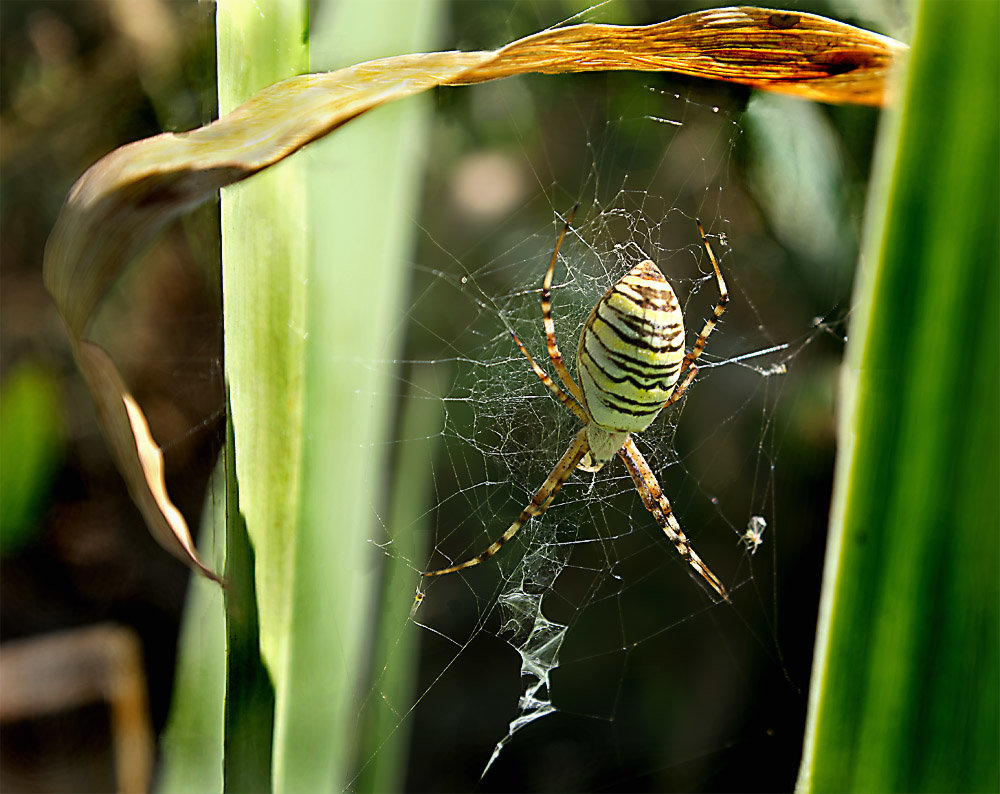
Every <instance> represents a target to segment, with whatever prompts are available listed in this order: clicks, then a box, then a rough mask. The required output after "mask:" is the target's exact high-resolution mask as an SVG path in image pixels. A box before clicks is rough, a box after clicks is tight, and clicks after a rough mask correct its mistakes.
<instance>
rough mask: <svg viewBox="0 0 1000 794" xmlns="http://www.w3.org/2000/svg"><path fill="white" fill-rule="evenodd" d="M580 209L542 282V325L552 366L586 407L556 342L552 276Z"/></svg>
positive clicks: (565, 228)
mask: <svg viewBox="0 0 1000 794" xmlns="http://www.w3.org/2000/svg"><path fill="white" fill-rule="evenodd" d="M579 207H580V205H579V204H577V205H576V206H575V207H573V209H572V210H570V213H569V216H568V217H567V218H566V223H565V224H564V225H563V230H562V233H561V234H560V235H559V240H558V241H556V247H555V249H554V250H553V251H552V259H550V260H549V269H548V270H546V271H545V279H544V280H543V281H542V323H543V325H544V326H545V347H546V348H547V349H548V351H549V358H550V359H551V361H552V366H553V367H555V369H556V375H558V376H559V380H561V381H562V382H563V386H565V387H566V391H568V392H569V393H570V394H572V395H573V398H574V399H575V400H576V401H577V402H578V403H579V404H580V405H585V402H584V399H583V391H582V389H580V387H579V386H578V385H577V383H576V381H575V380H573V376H572V375H570V374H569V369H568V368H567V367H566V362H565V361H564V360H563V355H562V353H561V352H560V350H559V344H558V343H557V342H556V324H555V323H554V322H553V320H552V274H553V273H554V272H555V269H556V257H558V256H559V249H560V248H561V247H562V244H563V240H564V239H565V238H566V232H568V231H569V225H570V223H572V222H573V216H574V215H576V211H577V210H578V209H579Z"/></svg>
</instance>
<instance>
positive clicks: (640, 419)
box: [424, 207, 729, 601]
mask: <svg viewBox="0 0 1000 794" xmlns="http://www.w3.org/2000/svg"><path fill="white" fill-rule="evenodd" d="M575 212H576V208H575V207H574V208H573V212H571V213H570V215H569V218H567V219H566V223H565V225H564V226H563V231H562V234H561V235H559V241H558V242H557V243H556V247H555V250H554V251H553V252H552V259H551V260H549V269H548V270H547V271H546V272H545V279H544V280H543V281H542V323H543V325H544V326H545V346H546V348H547V349H548V353H549V360H550V361H551V362H552V366H553V367H554V368H555V371H556V374H557V375H558V376H559V380H560V381H562V384H563V386H565V387H566V390H565V391H564V390H563V389H562V388H560V387H559V386H558V385H557V384H556V382H555V381H553V380H552V378H550V377H549V375H548V373H546V372H545V370H543V369H542V368H541V367H540V366H539V365H538V364H537V363H536V362H535V360H534V359H533V358H532V357H531V354H530V353H529V352H528V351H527V349H526V348H525V347H524V345H523V344H522V343H521V340H520V339H518V338H517V335H516V334H514V332H513V331H512V332H511V336H513V337H514V342H515V343H516V344H517V346H518V347H519V348H520V350H521V352H522V353H524V355H525V356H526V357H527V359H528V363H529V364H530V365H531V369H532V370H533V371H534V373H535V374H536V375H537V376H538V377H539V379H540V380H541V381H542V383H544V384H545V385H546V386H547V387H548V388H549V389H550V390H551V391H552V393H553V394H555V395H556V397H558V398H559V401H560V402H561V403H562V404H563V405H565V406H566V407H567V408H568V409H569V410H570V411H572V412H573V413H574V414H575V415H576V416H577V418H579V419H580V421H581V422H583V427H582V428H580V431H579V432H578V433H577V434H576V436H575V437H574V439H573V443H571V444H570V445H569V449H567V450H566V452H564V453H563V456H562V458H560V459H559V462H558V463H557V464H556V467H555V468H554V469H553V470H552V473H551V474H549V476H548V477H547V478H546V479H545V482H544V483H542V487H541V488H539V489H538V491H536V492H535V495H534V496H533V497H532V498H531V501H530V502H529V503H528V506H527V507H525V508H524V510H522V511H521V515H519V516H518V517H517V520H516V521H515V522H514V523H513V524H511V525H510V526H509V527H508V528H507V531H506V532H504V533H503V535H501V536H500V537H499V538H498V539H497V540H496V541H495V542H494V543H493V544H492V545H491V546H489V548H487V549H486V551H484V552H483V553H482V554H480V555H479V556H478V557H473V558H472V559H471V560H466V561H465V562H462V563H459V564H458V565H452V566H450V567H448V568H441V569H439V570H436V571H427V572H425V573H424V576H440V575H441V574H445V573H453V572H454V571H460V570H462V569H463V568H469V567H471V566H473V565H478V564H479V563H481V562H483V561H484V560H487V559H489V558H490V557H492V556H493V555H494V554H496V553H497V552H498V551H500V549H501V547H502V546H503V544H504V543H506V542H507V541H508V540H510V539H511V538H512V537H514V535H515V534H516V533H517V531H518V530H519V529H520V528H521V527H522V526H524V525H525V523H527V522H528V521H529V520H530V519H532V518H535V517H537V516H540V515H541V514H542V513H544V512H545V510H546V509H547V508H548V506H549V505H550V504H552V500H553V499H555V498H556V494H558V493H559V489H560V488H562V486H563V483H565V482H566V480H568V479H569V477H570V475H572V473H573V471H574V470H575V469H576V468H578V467H579V468H582V469H586V470H588V471H597V470H598V469H600V468H601V467H602V466H604V465H605V464H606V463H607V462H608V461H609V460H611V459H612V458H613V457H614V456H615V455H616V454H617V455H618V457H620V458H621V459H622V461H623V462H624V463H625V467H626V468H627V469H628V472H629V474H630V475H631V476H632V481H633V482H634V483H635V487H636V490H637V491H638V492H639V496H640V497H641V498H642V503H643V505H644V506H645V508H646V509H647V510H648V511H649V512H650V513H651V514H652V515H653V518H654V519H656V523H657V524H659V526H660V528H661V529H662V530H663V532H664V534H665V535H666V536H667V538H668V539H669V540H670V542H671V543H673V544H674V548H676V549H677V551H678V553H679V554H680V555H681V557H683V558H684V559H685V560H686V561H687V562H688V564H689V565H690V566H691V567H692V568H693V569H694V570H695V571H696V572H697V573H698V575H699V576H701V578H702V579H704V580H705V581H706V582H707V583H708V584H709V585H710V586H711V588H712V589H713V590H714V591H715V592H716V593H718V594H719V595H720V596H721V597H722V598H723V599H725V600H726V601H728V600H729V595H728V593H727V592H726V588H725V587H724V586H723V584H722V582H720V581H719V578H718V577H717V576H716V575H715V574H714V573H712V572H711V571H710V570H709V568H708V566H707V565H705V563H704V562H702V559H701V557H699V556H698V555H697V554H696V553H695V551H694V549H693V548H691V543H690V541H688V539H687V536H686V535H685V534H684V530H682V529H681V527H680V524H678V523H677V519H676V518H674V514H673V511H672V510H671V508H670V502H669V501H668V500H667V497H666V495H665V494H664V493H663V490H662V489H661V488H660V484H659V483H658V482H657V481H656V476H655V475H654V474H653V471H652V469H650V468H649V464H648V463H646V459H645V458H644V457H643V456H642V453H641V452H639V448H638V447H636V445H635V442H634V441H633V440H632V437H631V435H630V434H631V433H639V432H641V431H643V430H645V429H646V428H647V427H649V425H650V423H651V422H652V421H653V420H654V419H655V418H656V415H657V414H658V413H659V412H660V411H661V410H662V409H663V408H665V407H666V406H668V405H670V404H672V403H674V402H676V401H677V399H678V398H679V397H680V396H681V395H682V394H683V393H684V391H685V390H686V389H687V387H688V385H689V384H690V383H691V381H692V380H693V379H694V375H695V373H696V372H697V371H698V368H697V367H696V366H695V361H697V360H698V357H699V356H700V355H701V352H702V350H704V349H705V342H706V340H707V339H708V336H709V334H711V333H712V330H713V329H714V328H715V326H716V324H717V323H718V321H719V318H720V317H721V316H722V313H723V312H724V311H725V310H726V304H727V303H728V302H729V292H728V291H727V289H726V282H725V280H724V279H723V278H722V271H720V270H719V263H718V262H717V261H716V259H715V255H714V254H713V253H712V248H711V246H709V244H708V240H707V238H706V237H705V231H704V229H702V227H701V223H698V231H699V233H700V234H701V239H702V243H703V244H704V246H705V251H706V252H707V253H708V258H709V260H710V261H711V263H712V269H713V270H714V271H715V278H716V281H717V282H718V285H719V302H718V303H717V304H716V306H715V311H714V312H713V314H712V317H710V318H709V319H708V320H707V321H706V322H705V325H704V326H703V327H702V329H701V333H700V334H698V338H697V339H696V340H695V343H694V346H693V347H692V348H691V350H690V351H689V352H688V353H685V352H684V317H683V315H682V314H681V308H680V304H679V303H678V302H677V296H676V295H674V291H673V289H672V288H671V286H670V283H669V282H668V281H667V280H666V279H665V278H664V277H663V274H662V273H661V272H660V269H659V268H658V267H657V266H656V265H655V264H653V262H651V261H650V260H648V259H647V260H645V261H643V262H640V263H639V264H638V265H636V266H635V267H634V268H632V270H630V271H629V272H628V273H627V274H625V276H623V277H622V279H621V280H620V281H618V282H617V283H616V284H615V285H614V286H613V287H611V289H609V290H608V291H607V292H606V293H605V294H604V296H603V297H602V298H601V299H600V300H599V301H598V302H597V305H596V306H594V308H593V310H592V311H591V312H590V316H589V317H588V318H587V322H586V323H585V324H584V326H583V331H582V333H581V334H580V342H579V345H578V346H577V351H576V360H577V374H578V376H579V378H580V383H579V384H577V382H576V381H575V380H573V376H572V375H570V373H569V370H568V369H567V368H566V362H565V361H563V357H562V353H561V352H560V351H559V345H558V343H557V342H556V329H555V323H554V322H553V320H552V292H551V290H552V275H553V272H554V271H555V266H556V260H557V258H558V256H559V249H560V247H561V246H562V243H563V240H564V239H565V237H566V232H567V231H569V225H570V222H571V221H572V220H573V214H574V213H575ZM685 373H686V374H685ZM682 375H684V379H683V380H680V378H681V376H682ZM678 381H680V382H678Z"/></svg>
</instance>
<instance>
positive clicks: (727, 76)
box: [44, 7, 907, 580]
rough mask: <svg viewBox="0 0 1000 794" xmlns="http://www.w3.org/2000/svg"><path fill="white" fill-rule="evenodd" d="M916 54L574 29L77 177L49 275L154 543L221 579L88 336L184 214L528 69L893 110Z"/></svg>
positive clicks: (788, 28) (122, 153)
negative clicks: (300, 154) (904, 67)
mask: <svg viewBox="0 0 1000 794" xmlns="http://www.w3.org/2000/svg"><path fill="white" fill-rule="evenodd" d="M906 49H907V48H906V45H904V44H901V43H900V42H897V41H894V40H893V39H890V38H887V37H885V36H880V35H877V34H874V33H870V32H868V31H865V30H861V29H859V28H855V27H852V26H850V25H845V24H843V23H841V22H836V21H833V20H829V19H825V18H824V17H820V16H816V15H813V14H800V13H793V12H788V11H775V10H770V9H762V8H752V7H740V8H722V9H711V10H707V11H699V12H696V13H693V14H687V15H685V16H681V17H678V18H676V19H673V20H669V21H667V22H661V23H658V24H654V25H647V26H642V27H621V26H613V25H589V24H584V25H575V26H572V27H565V28H557V29H554V30H548V31H544V32H542V33H538V34H535V35H532V36H528V37H526V38H523V39H520V40H518V41H515V42H513V43H511V44H508V45H507V46H506V47H503V48H501V49H499V50H496V51H482V52H439V53H427V54H417V55H401V56H396V57H391V58H384V59H381V60H377V61H370V62H368V63H363V64H359V65H357V66H352V67H349V68H347V69H341V70H339V71H336V72H330V73H327V74H312V75H301V76H299V77H293V78H290V79H288V80H284V81H282V82H280V83H275V84H274V85H272V86H269V87H268V88H266V89H264V90H263V91H261V92H260V93H259V94H257V95H256V96H255V97H254V98H253V99H251V100H250V101H249V102H247V103H246V104H244V105H242V106H240V107H239V108H237V109H236V110H235V111H233V112H232V113H230V114H229V115H228V116H225V117H224V118H221V119H219V120H217V121H215V122H213V123H211V124H208V125H206V126H204V127H201V128H199V129H196V130H192V131H191V132H186V133H165V134H162V135H157V136H154V137H152V138H148V139H146V140H142V141H137V142H135V143H131V144H128V145H126V146H122V147H121V148H119V149H116V150H115V151H113V152H111V153H110V154H108V155H107V156H106V157H104V158H103V159H101V160H100V161H99V162H97V163H96V164H95V165H93V166H92V167H91V168H90V169H88V170H87V172H86V173H85V174H84V175H83V176H82V177H81V178H80V179H79V180H78V181H77V183H76V184H75V185H74V186H73V188H72V190H71V191H70V194H69V196H68V197H67V199H66V203H65V205H64V207H63V209H62V212H61V213H60V215H59V218H58V220H57V221H56V225H55V227H54V229H53V231H52V234H51V235H50V237H49V241H48V243H47V245H46V250H45V263H44V278H45V283H46V286H47V288H48V289H49V292H51V294H52V296H53V297H54V299H55V301H56V304H57V306H58V308H59V311H60V312H61V314H62V316H63V317H64V318H65V320H66V324H67V326H68V328H69V331H70V335H71V338H72V340H73V349H74V352H75V355H76V359H77V362H78V364H79V366H80V368H81V370H82V371H83V373H84V376H85V378H86V380H87V383H88V386H89V387H90V390H91V392H92V394H93V396H94V400H95V402H96V403H97V405H98V409H99V410H98V417H99V421H100V423H101V426H102V430H103V431H104V434H105V436H106V437H107V439H108V441H109V443H110V445H111V448H112V450H113V452H114V456H115V461H116V463H117V465H118V468H119V470H120V471H121V473H122V475H123V476H124V478H125V481H126V483H127V484H128V487H129V491H130V492H131V494H132V497H133V499H134V500H135V502H136V504H137V505H138V506H139V508H140V510H141V511H142V514H143V517H144V518H145V520H146V523H147V524H148V525H149V527H150V530H151V531H152V533H153V535H154V536H155V537H156V539H157V540H158V541H159V542H160V543H161V544H162V545H163V546H164V547H165V548H166V549H167V550H169V551H170V552H171V553H173V554H175V555H176V556H177V557H179V558H180V559H182V560H184V561H185V562H187V563H188V564H189V565H192V566H193V567H195V568H196V569H197V570H199V571H201V572H202V573H204V574H205V575H206V576H209V577H211V578H213V579H216V580H218V576H216V574H214V573H213V572H212V571H211V569H210V568H208V567H207V566H206V565H205V564H204V563H203V562H202V561H201V560H199V559H198V556H197V554H196V552H195V550H194V544H193V541H192V539H191V534H190V531H189V529H188V526H187V524H186V522H185V521H184V518H183V516H181V514H180V512H179V511H178V510H177V508H176V507H175V506H174V505H173V503H172V502H171V501H170V499H169V497H168V495H167V493H166V490H165V487H164V485H163V473H162V455H161V453H160V450H159V448H158V447H157V445H156V443H155V442H154V440H153V438H152V436H151V435H150V432H149V427H148V425H147V424H146V420H145V418H144V416H143V415H142V412H141V410H140V409H139V407H138V405H137V404H136V402H135V400H134V399H133V398H132V396H131V395H130V394H129V392H128V390H127V389H126V387H125V384H124V382H123V381H122V379H121V377H120V376H119V374H118V372H117V370H116V369H115V367H114V365H113V363H112V362H111V359H110V358H109V357H108V356H107V354H106V353H105V352H104V351H103V350H102V349H101V348H99V347H98V346H97V345H95V344H93V343H92V342H88V341H87V340H86V339H85V333H86V331H87V327H88V324H89V322H90V319H91V318H92V317H93V315H94V312H95V311H96V309H97V307H98V306H99V305H100V303H101V301H102V300H103V298H104V296H105V294H106V293H107V291H108V289H109V288H110V287H111V285H112V284H113V283H114V281H115V280H116V279H117V278H118V277H119V275H120V274H121V272H122V270H123V268H124V267H125V266H126V265H127V264H128V263H129V262H130V261H131V260H132V259H133V258H134V257H135V256H136V255H137V254H138V253H139V252H140V251H141V250H142V249H143V248H144V247H145V246H146V245H147V244H148V243H149V242H150V240H151V239H152V238H153V237H154V236H155V235H156V234H157V233H158V232H159V230H160V229H162V227H163V226H164V225H165V224H166V223H167V222H168V221H169V220H170V219H171V218H173V217H174V216H176V215H178V214H180V213H181V212H184V211H185V210H187V209H189V208H191V207H192V206H194V205H195V204H198V203H199V202H201V201H204V200H205V199H207V198H209V197H210V196H212V195H214V194H215V193H216V192H217V191H218V190H219V189H220V188H222V187H224V186H226V185H230V184H232V183H234V182H238V181H240V180H242V179H245V178H247V177H248V176H251V175H252V174H255V173H257V172H258V171H261V170H263V169H264V168H267V167H268V166H271V165H273V164H275V163H277V162H279V161H280V160H282V159H284V158H285V157H287V156H288V155H290V154H293V153H294V152H296V151H298V150H299V149H301V148H302V147H303V146H305V145H306V144H308V143H310V142H311V141H314V140H316V139H318V138H321V137H323V136H324V135H327V134H328V133H330V132H332V131H333V130H335V129H336V128H337V127H339V126H340V125H341V124H345V123H346V122H348V121H350V120H351V119H353V118H355V117H357V116H359V115H361V114H362V113H365V112H366V111H368V110H370V109H372V108H374V107H376V106H378V105H381V104H383V103H385V102H389V101H392V100H395V99H400V98H402V97H406V96H410V95H412V94H416V93H419V92H421V91H425V90H427V89H428V88H432V87H434V86H438V85H461V84H471V83H480V82H484V81H487V80H495V79H499V78H502V77H509V76H512V75H517V74H525V73H529V72H542V73H546V74H557V73H564V72H584V71H602V70H636V71H670V72H677V73H681V74H686V75H692V76H696V77H702V78H708V79H715V80H726V81H731V82H736V83H741V84H744V85H749V86H752V87H754V88H759V89H764V90H771V91H780V92H782V93H787V94H793V95H796V96H800V97H803V98H807V99H813V100H819V101H823V102H845V103H847V102H849V103H858V104H868V105H880V104H884V103H885V102H886V101H887V100H888V97H889V88H888V86H889V83H888V78H889V72H890V70H891V67H892V66H893V64H894V62H895V61H896V60H897V59H898V58H899V57H900V56H901V55H902V54H903V53H904V52H905V51H906Z"/></svg>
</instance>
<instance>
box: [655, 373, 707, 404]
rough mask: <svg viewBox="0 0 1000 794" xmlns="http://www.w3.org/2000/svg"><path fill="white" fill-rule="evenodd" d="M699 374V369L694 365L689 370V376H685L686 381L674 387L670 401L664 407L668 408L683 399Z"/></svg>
mask: <svg viewBox="0 0 1000 794" xmlns="http://www.w3.org/2000/svg"><path fill="white" fill-rule="evenodd" d="M697 374H698V367H696V366H694V365H693V364H692V365H691V368H690V369H688V371H687V375H685V376H684V380H682V381H681V382H680V383H678V384H677V385H676V386H675V387H674V390H673V391H672V392H671V393H670V399H669V400H667V401H666V402H665V403H664V404H663V407H664V408H666V407H667V406H668V405H673V404H674V403H675V402H677V401H678V400H679V399H680V398H681V397H683V396H684V392H686V391H687V387H688V386H690V385H691V381H693V380H694V376H695V375H697Z"/></svg>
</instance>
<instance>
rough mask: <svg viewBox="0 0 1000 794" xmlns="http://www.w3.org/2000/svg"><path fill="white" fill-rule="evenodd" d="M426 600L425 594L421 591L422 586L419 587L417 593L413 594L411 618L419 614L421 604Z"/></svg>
mask: <svg viewBox="0 0 1000 794" xmlns="http://www.w3.org/2000/svg"><path fill="white" fill-rule="evenodd" d="M423 601H424V594H423V593H422V592H420V588H419V587H418V588H417V591H416V593H415V594H414V596H413V606H412V607H410V620H413V617H414V616H415V615H416V614H417V610H418V609H420V605H421V604H422V603H423Z"/></svg>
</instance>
